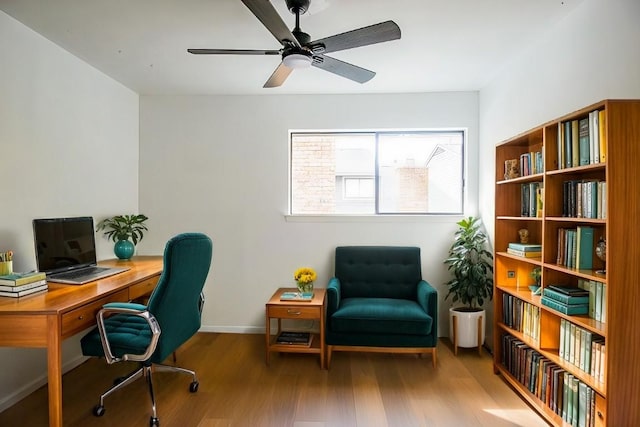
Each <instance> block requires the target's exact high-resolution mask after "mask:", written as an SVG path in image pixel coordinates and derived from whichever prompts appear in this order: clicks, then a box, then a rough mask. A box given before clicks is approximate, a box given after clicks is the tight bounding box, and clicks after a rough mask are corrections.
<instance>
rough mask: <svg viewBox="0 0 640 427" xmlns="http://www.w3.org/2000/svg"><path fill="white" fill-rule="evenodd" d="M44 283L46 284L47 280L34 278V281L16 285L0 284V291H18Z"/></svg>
mask: <svg viewBox="0 0 640 427" xmlns="http://www.w3.org/2000/svg"><path fill="white" fill-rule="evenodd" d="M46 284H47V281H46V280H45V279H42V280H36V281H35V282H31V283H25V284H24V285H16V286H7V285H0V291H6V292H20V291H26V290H28V289H33V288H37V287H38V286H42V285H46Z"/></svg>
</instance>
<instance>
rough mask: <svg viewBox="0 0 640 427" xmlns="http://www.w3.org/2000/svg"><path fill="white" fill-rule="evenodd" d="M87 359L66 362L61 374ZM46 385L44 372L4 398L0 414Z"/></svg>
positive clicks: (80, 358)
mask: <svg viewBox="0 0 640 427" xmlns="http://www.w3.org/2000/svg"><path fill="white" fill-rule="evenodd" d="M87 359H88V357H86V356H82V355H79V356H78V357H76V358H74V359H72V360H69V361H67V362H66V363H64V364H63V365H62V373H63V374H64V373H67V372H69V371H70V370H72V369H74V368H76V367H77V366H79V365H81V364H82V363H84V362H85V361H86V360H87ZM46 384H47V371H44V372H43V373H42V374H41V375H40V376H39V377H38V378H36V379H34V380H33V381H31V382H30V383H28V384H25V385H24V386H22V387H20V388H19V389H18V390H15V391H14V392H13V393H11V394H10V395H8V396H6V397H5V398H4V399H2V400H1V401H0V412H2V411H4V410H5V409H7V408H10V407H11V406H13V405H15V404H16V403H18V402H19V401H21V400H22V399H24V398H25V397H27V396H28V395H30V394H31V393H33V392H34V391H36V390H38V389H39V388H40V387H42V386H44V385H46Z"/></svg>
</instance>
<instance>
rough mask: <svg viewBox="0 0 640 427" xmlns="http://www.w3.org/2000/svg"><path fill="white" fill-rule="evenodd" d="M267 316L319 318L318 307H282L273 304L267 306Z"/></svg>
mask: <svg viewBox="0 0 640 427" xmlns="http://www.w3.org/2000/svg"><path fill="white" fill-rule="evenodd" d="M267 313H268V315H269V317H277V318H280V319H319V318H320V307H299V306H295V307H282V306H275V307H273V306H272V307H269V308H267Z"/></svg>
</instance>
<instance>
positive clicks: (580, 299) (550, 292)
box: [542, 287, 589, 305]
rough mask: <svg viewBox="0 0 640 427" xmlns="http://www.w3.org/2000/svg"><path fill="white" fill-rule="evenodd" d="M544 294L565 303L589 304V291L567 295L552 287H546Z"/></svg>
mask: <svg viewBox="0 0 640 427" xmlns="http://www.w3.org/2000/svg"><path fill="white" fill-rule="evenodd" d="M542 294H543V295H544V296H546V297H548V298H551V299H554V300H556V301H558V302H561V303H563V304H570V305H575V304H587V305H588V304H589V292H584V294H583V295H567V294H564V293H562V292H558V291H556V290H555V289H553V288H552V287H546V288H544V290H543V291H542Z"/></svg>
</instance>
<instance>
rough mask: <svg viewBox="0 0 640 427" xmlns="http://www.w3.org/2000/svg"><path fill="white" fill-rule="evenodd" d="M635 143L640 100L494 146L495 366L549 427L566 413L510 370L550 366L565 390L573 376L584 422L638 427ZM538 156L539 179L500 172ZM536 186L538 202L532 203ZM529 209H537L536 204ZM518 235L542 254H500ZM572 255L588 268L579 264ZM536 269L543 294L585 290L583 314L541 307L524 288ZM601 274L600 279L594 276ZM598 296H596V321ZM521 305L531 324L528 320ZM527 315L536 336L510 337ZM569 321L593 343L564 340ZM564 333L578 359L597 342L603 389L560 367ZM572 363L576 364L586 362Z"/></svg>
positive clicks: (638, 154)
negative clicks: (584, 397) (601, 247)
mask: <svg viewBox="0 0 640 427" xmlns="http://www.w3.org/2000/svg"><path fill="white" fill-rule="evenodd" d="M581 125H582V127H580V126H581ZM576 130H578V131H576ZM574 135H578V136H577V137H575V136H574ZM638 140H640V100H604V101H601V102H598V103H595V104H592V105H589V106H587V107H585V108H582V109H580V110H577V111H574V112H572V113H569V114H567V115H564V116H562V117H559V118H557V119H555V120H552V121H550V122H547V123H545V124H543V125H541V126H539V127H536V128H534V129H532V130H529V131H527V132H524V133H522V134H520V135H517V136H515V137H513V138H511V139H509V140H506V141H504V142H502V143H499V144H497V145H496V170H495V236H494V247H495V253H494V257H495V267H494V371H495V372H496V373H497V374H500V375H502V376H503V377H504V378H505V380H506V381H507V382H509V383H510V384H511V385H512V386H513V389H514V390H515V392H516V393H517V394H519V395H520V396H521V397H522V398H524V399H525V400H527V401H528V402H529V403H530V404H531V405H532V406H533V407H534V408H535V409H536V410H537V411H538V412H539V413H540V414H541V415H542V416H543V417H544V418H545V419H546V420H547V421H548V422H549V423H550V424H552V425H554V426H564V425H568V423H567V420H566V419H565V420H563V415H562V411H561V410H560V411H557V410H554V409H557V408H551V407H550V406H549V405H551V403H550V402H549V401H548V399H547V402H546V403H545V399H543V398H541V397H538V396H537V395H539V394H540V390H538V391H537V392H534V393H532V392H531V391H530V389H529V387H533V385H532V384H533V383H528V385H524V384H523V383H521V381H522V380H523V378H524V376H525V373H524V371H522V372H518V373H513V371H514V369H516V370H517V369H526V366H527V363H531V365H530V366H529V369H530V371H528V372H529V373H531V372H534V370H533V369H532V368H533V367H534V365H533V364H534V363H536V365H535V366H536V367H544V369H549V367H550V366H551V367H552V368H553V369H551V371H553V370H556V373H557V372H562V373H563V375H564V379H567V378H569V381H573V383H572V384H574V383H575V382H576V381H577V382H578V384H579V386H580V387H581V389H582V390H585V387H586V390H587V392H588V393H589V394H588V396H589V395H590V396H592V400H591V401H590V402H591V404H589V403H585V404H583V405H582V406H580V409H581V410H583V411H584V410H585V408H586V410H587V411H591V410H593V413H594V417H593V418H592V420H591V421H592V422H591V423H589V424H585V425H587V426H596V427H600V426H618V425H640V406H638V405H637V401H636V400H637V394H638V390H639V389H640V369H638V368H637V366H638V364H637V360H640V326H638V325H640V307H638V303H637V301H639V300H640V262H638V260H639V259H640V245H637V244H634V242H638V241H640V227H639V226H637V224H636V223H635V218H636V216H637V215H635V213H637V212H638V206H640V179H638V172H637V170H638V168H637V164H638V161H640V144H637V143H636V142H637V141H638ZM580 142H582V143H583V144H584V145H583V146H582V147H581V146H580ZM535 153H538V155H537V156H538V158H539V157H540V154H539V153H542V157H543V162H542V163H543V170H542V172H540V168H539V165H536V168H537V169H536V170H535V172H537V173H535V174H532V175H526V176H522V177H516V178H511V179H505V177H507V171H508V170H509V168H508V166H511V165H513V164H514V163H515V162H514V160H515V159H518V162H519V164H520V165H523V163H522V159H523V157H524V158H525V159H526V158H527V157H529V158H533V157H535V156H534V154H535ZM512 175H513V174H510V176H512ZM537 188H540V190H538V189H537ZM527 189H528V190H529V194H528V195H527V194H526V193H525V191H526V190H527ZM532 189H535V190H536V195H537V197H538V198H540V199H541V201H540V202H538V201H535V199H534V198H533V197H531V191H532ZM527 203H528V204H529V206H528V209H527V207H526V205H527ZM531 203H536V204H537V206H536V207H535V209H533V208H532V206H531ZM521 215H523V216H521ZM523 228H524V229H527V230H528V233H529V243H536V244H540V245H541V247H542V250H541V257H539V258H526V257H520V256H516V255H513V254H511V253H508V252H507V247H508V246H509V243H512V242H518V238H519V234H518V232H519V231H520V230H521V229H523ZM585 230H587V233H590V235H588V237H587V239H586V240H582V243H579V242H578V241H577V237H575V234H580V233H584V231H585ZM570 232H571V234H570ZM581 236H584V234H581ZM591 236H592V237H591ZM583 239H584V237H583ZM601 239H602V240H605V241H606V257H605V258H606V260H601V259H599V258H598V256H597V254H596V250H595V247H596V244H597V243H598V241H599V240H601ZM585 241H586V242H587V243H586V244H585V243H584V242H585ZM578 254H579V256H578ZM576 257H578V258H576ZM579 258H582V261H584V260H585V259H586V260H587V261H586V262H582V263H581V262H579V261H580V259H579ZM578 266H580V267H581V268H577V267H578ZM585 266H587V267H588V268H584V267H585ZM534 268H540V269H541V278H540V280H541V285H542V289H543V293H544V295H545V298H548V295H549V294H548V293H547V291H545V289H546V288H547V287H548V286H550V285H564V286H570V287H574V288H577V287H581V288H583V289H585V290H587V291H588V294H589V299H590V309H589V314H588V315H568V314H563V313H561V312H559V311H557V310H555V309H553V308H551V307H548V306H547V305H546V304H550V302H549V301H547V300H546V299H544V298H542V297H541V296H539V295H533V294H532V292H531V290H530V289H529V288H528V286H529V285H531V284H532V282H533V280H532V278H531V272H532V270H533V269H534ZM605 269H606V274H600V273H599V272H600V271H602V270H605ZM594 289H601V290H602V293H601V294H599V295H604V297H601V296H598V298H596V297H595V296H594V294H595V292H594ZM598 292H600V291H598ZM515 299H518V300H520V301H522V302H518V301H515ZM543 301H544V304H543ZM596 301H602V303H601V305H600V306H599V308H600V311H599V312H598V313H597V314H596V309H595V308H594V307H595V306H597V305H598V304H595V302H596ZM524 303H526V304H524ZM527 304H529V305H527ZM584 304H586V302H585V303H584ZM550 305H554V304H550ZM514 307H515V308H514ZM522 307H524V308H522ZM559 309H563V310H567V308H562V307H559ZM517 310H522V313H521V317H519V318H518V319H519V320H518V321H521V322H523V323H521V324H518V323H516V324H514V323H513V320H512V318H510V317H509V316H510V315H512V314H513V313H512V311H514V312H515V311H517ZM526 310H529V313H527V314H526V315H527V316H529V317H528V318H525V317H524V316H525V311H526ZM569 312H570V311H569ZM530 313H535V315H534V316H533V319H534V320H533V322H534V324H535V322H539V324H535V328H537V335H536V339H533V338H532V337H531V336H529V335H528V334H530V332H527V331H525V332H527V334H525V333H523V332H519V331H518V330H523V325H524V324H525V323H524V321H523V320H522V319H526V321H527V322H529V323H527V325H528V327H529V328H530V327H531V326H530V322H531V316H532V315H531V314H530ZM605 313H606V318H605V317H603V316H605ZM505 315H506V316H507V317H506V318H505ZM600 317H602V320H603V321H601V319H600ZM596 318H597V320H596ZM505 319H506V320H505ZM567 322H570V324H572V326H571V328H572V331H573V325H575V326H576V328H575V329H580V331H578V332H579V333H581V334H583V335H582V336H583V337H584V336H586V337H589V338H588V339H585V338H582V339H580V338H579V337H578V335H579V334H576V335H575V338H574V335H572V334H569V333H568V332H567V333H566V334H564V335H563V338H564V339H561V337H560V335H561V331H562V330H564V331H568V328H567V327H566V326H565V325H568V324H569V323H567ZM510 325H514V327H515V329H514V328H512V327H511V326H510ZM563 328H564V329H563ZM516 329H518V330H516ZM529 331H530V329H529ZM567 336H569V337H571V343H575V347H571V348H573V349H574V350H576V354H577V351H578V350H580V351H581V352H582V353H581V355H584V354H586V349H587V346H589V345H591V344H592V341H591V337H592V336H593V342H595V341H596V340H598V346H600V345H601V344H602V346H603V349H604V348H605V347H606V353H604V354H605V356H604V357H602V359H603V360H604V363H603V368H602V371H601V372H604V375H603V381H602V382H601V381H600V377H598V376H597V372H596V374H595V375H593V374H592V373H591V372H590V371H591V370H590V369H589V368H585V371H587V372H585V371H583V370H580V369H579V368H578V367H577V366H575V365H574V364H573V363H570V362H569V361H567V360H565V358H567V357H568V353H566V351H567V350H566V348H567V347H562V346H563V345H565V346H566V344H565V343H564V341H565V340H566V337H567ZM583 341H585V342H586V343H587V345H586V346H583V344H584V343H583ZM592 346H595V344H593V345H592ZM598 348H599V347H598ZM561 350H564V351H565V352H564V353H562V352H561ZM514 351H516V353H518V352H519V353H518V354H520V357H525V359H524V360H525V361H524V362H522V365H520V364H518V365H517V366H515V365H511V364H510V363H512V362H513V361H512V360H509V361H508V362H509V364H508V363H506V362H507V361H506V360H505V358H506V357H511V356H512V354H513V352H514ZM598 351H599V350H598ZM603 352H604V350H603ZM508 355H511V356H508ZM523 355H524V356H523ZM571 357H573V354H572V356H571ZM577 357H578V356H576V362H575V363H576V364H577V363H578V362H577V360H578V359H577ZM580 357H583V358H582V359H580V360H582V361H585V360H586V361H588V360H589V359H584V357H586V356H580ZM572 362H573V360H572ZM507 365H509V366H507ZM585 365H587V363H586V362H585ZM535 372H537V371H535ZM527 378H529V379H530V380H531V381H534V380H535V379H537V378H533V377H528V376H527ZM532 389H533V388H532ZM558 398H559V399H562V398H561V397H559V396H558ZM579 416H580V417H581V422H584V421H583V420H582V417H586V415H583V413H581V414H580V415H579ZM585 419H586V418H585Z"/></svg>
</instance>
